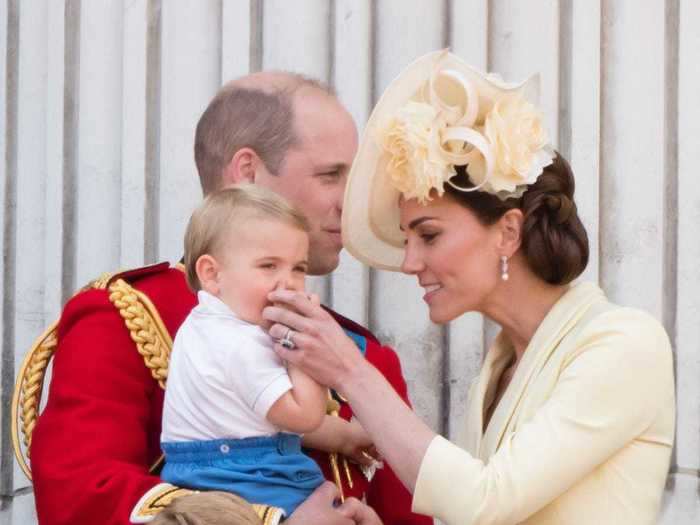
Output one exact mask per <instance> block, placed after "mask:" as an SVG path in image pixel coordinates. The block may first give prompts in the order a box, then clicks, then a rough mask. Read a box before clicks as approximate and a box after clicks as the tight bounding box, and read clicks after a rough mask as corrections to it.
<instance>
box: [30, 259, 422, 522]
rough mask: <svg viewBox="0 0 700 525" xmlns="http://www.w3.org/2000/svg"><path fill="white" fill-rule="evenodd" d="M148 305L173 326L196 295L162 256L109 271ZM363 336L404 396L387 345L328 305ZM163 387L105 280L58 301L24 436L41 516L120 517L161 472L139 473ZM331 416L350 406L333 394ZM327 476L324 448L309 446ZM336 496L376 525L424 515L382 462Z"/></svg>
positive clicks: (156, 441)
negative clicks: (32, 420)
mask: <svg viewBox="0 0 700 525" xmlns="http://www.w3.org/2000/svg"><path fill="white" fill-rule="evenodd" d="M119 277H120V278H122V279H125V280H126V281H128V282H129V283H130V284H131V285H132V286H134V288H136V289H138V290H140V291H141V292H143V293H144V294H145V295H146V296H147V297H148V298H149V299H150V300H151V302H152V303H153V304H154V305H155V307H156V308H157V310H158V313H159V314H160V317H161V319H162V321H163V323H164V325H165V328H167V330H168V332H169V333H170V334H171V335H172V336H174V334H175V332H176V331H177V329H178V328H179V326H180V324H181V323H182V322H183V321H184V320H185V317H186V316H187V315H188V314H189V312H190V310H191V309H192V308H193V307H194V306H195V304H196V296H195V295H194V294H193V293H192V292H191V291H190V290H189V288H188V287H187V284H186V281H185V277H184V274H183V272H182V271H181V270H179V269H176V268H171V267H170V266H169V265H168V264H167V263H162V264H159V265H155V266H151V267H146V268H142V269H139V270H134V271H131V272H126V273H124V274H121V275H119ZM331 313H332V314H333V315H334V317H335V318H336V320H337V321H338V322H339V324H341V326H343V327H344V328H345V329H346V330H351V331H352V332H354V333H355V334H357V335H358V336H360V338H364V340H365V343H366V344H365V346H366V348H365V356H366V358H367V359H368V360H369V361H370V362H371V363H372V364H373V365H374V366H376V367H377V369H379V370H380V371H381V372H382V373H383V374H384V376H385V377H386V378H387V380H388V381H389V382H390V383H391V384H392V385H393V387H394V388H395V389H396V391H397V392H398V393H399V395H400V396H401V397H402V398H403V399H404V400H405V401H406V403H409V401H408V397H407V391H406V383H405V381H404V379H403V376H402V374H401V366H400V364H399V359H398V357H397V355H396V353H395V352H394V351H393V350H392V349H391V348H389V347H386V346H382V345H381V344H380V343H379V342H378V341H377V340H376V338H375V337H374V336H373V335H372V334H371V333H370V332H368V331H367V330H365V329H364V328H362V327H361V326H359V325H357V324H355V323H353V322H352V321H350V320H348V319H345V318H343V317H342V316H340V315H338V314H335V313H334V312H331ZM163 394H164V391H163V389H162V388H161V387H160V386H159V384H158V382H157V381H156V380H154V378H153V377H152V375H151V372H150V370H149V369H148V368H147V367H146V366H145V364H144V359H143V358H142V357H141V355H140V354H139V353H138V352H137V350H136V346H135V344H134V342H133V341H132V339H131V337H130V335H129V331H128V330H127V328H126V326H125V324H124V320H123V319H122V317H121V316H120V314H119V312H118V310H117V308H115V306H114V305H113V304H112V303H111V302H110V300H109V292H108V291H107V290H97V289H93V290H88V291H84V292H82V293H80V294H78V295H76V296H75V297H74V298H73V299H71V300H70V301H69V302H68V303H67V304H66V306H65V308H64V310H63V313H62V316H61V319H60V322H59V325H58V349H57V350H56V353H55V356H54V360H53V373H52V380H51V385H50V389H49V396H48V402H47V404H46V408H45V409H44V411H43V413H42V415H41V417H40V418H39V420H38V423H37V425H36V428H35V430H34V433H33V437H32V447H31V466H32V473H33V481H34V491H35V497H36V508H37V515H38V518H39V523H40V524H41V525H83V524H85V525H88V524H89V525H93V524H95V523H99V524H101V525H124V524H128V523H129V515H130V513H131V511H132V509H133V508H134V506H135V505H136V503H137V502H138V501H139V499H140V498H141V497H142V496H143V495H144V494H145V493H146V492H147V491H149V490H150V489H152V488H153V487H154V486H155V485H156V484H158V483H160V482H161V480H160V478H158V477H157V476H155V475H152V474H149V467H150V466H151V465H152V464H153V463H154V462H155V461H156V460H157V459H158V458H159V456H160V453H161V451H160V432H161V416H162V410H163ZM340 415H341V417H344V418H346V419H349V418H350V417H351V415H352V410H351V409H350V407H349V406H348V405H347V404H345V403H341V410H340ZM312 456H313V457H314V459H316V461H318V462H319V464H320V465H321V468H322V470H323V471H324V473H325V474H326V477H328V479H333V478H332V476H331V475H330V469H329V460H328V456H327V455H326V454H323V453H317V452H316V451H314V452H313V453H312ZM350 468H351V470H352V477H353V488H352V489H350V488H349V486H348V484H347V480H346V479H345V474H344V473H343V472H342V470H343V469H342V465H341V473H342V474H343V475H342V478H343V480H344V484H343V491H344V493H345V495H346V496H355V497H358V498H362V497H365V498H366V501H367V503H369V504H370V505H371V506H372V507H373V508H374V509H375V510H376V511H377V513H378V514H379V516H380V517H381V519H382V521H383V522H384V524H385V525H409V524H411V525H412V524H416V525H418V524H426V525H427V524H429V523H432V520H431V519H430V518H427V517H424V516H419V515H416V514H413V513H411V511H410V508H411V495H410V494H409V492H408V491H407V490H406V488H405V487H404V486H403V485H402V484H401V482H400V481H399V480H398V478H397V477H396V475H395V474H394V473H393V472H392V471H391V469H390V468H389V467H388V466H385V467H384V468H383V469H380V470H378V471H377V473H376V475H375V476H374V478H373V479H372V481H371V482H368V481H367V479H366V478H365V477H364V476H363V475H362V474H361V472H360V471H359V469H358V468H357V467H356V466H354V465H352V464H351V465H350Z"/></svg>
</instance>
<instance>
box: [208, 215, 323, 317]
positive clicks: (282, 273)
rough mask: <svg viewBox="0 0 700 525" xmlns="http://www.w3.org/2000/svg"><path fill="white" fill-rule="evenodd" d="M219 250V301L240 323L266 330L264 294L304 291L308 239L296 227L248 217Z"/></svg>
mask: <svg viewBox="0 0 700 525" xmlns="http://www.w3.org/2000/svg"><path fill="white" fill-rule="evenodd" d="M222 251H223V253H222V256H221V257H219V261H220V264H221V270H220V273H219V283H218V284H219V290H220V293H219V299H221V300H222V301H223V302H225V303H226V304H227V305H228V307H229V308H231V310H233V312H234V313H236V315H238V316H239V317H240V318H241V319H243V320H244V321H248V322H249V323H254V324H257V325H261V326H263V327H267V324H268V323H267V321H264V320H263V318H262V311H263V309H264V308H265V307H266V306H269V305H270V304H271V303H270V302H269V301H268V299H267V295H268V294H269V293H270V292H271V291H273V290H275V289H277V288H285V289H289V290H304V279H305V277H306V271H307V268H308V252H309V236H308V235H307V234H306V232H304V231H302V230H299V229H298V228H295V227H293V226H291V225H288V224H285V223H283V222H279V221H274V220H272V219H261V218H250V219H248V220H246V221H245V223H244V224H241V225H239V227H235V228H233V231H232V232H230V233H229V234H228V236H227V239H226V241H225V245H224V246H223V250H222Z"/></svg>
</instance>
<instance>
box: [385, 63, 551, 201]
mask: <svg viewBox="0 0 700 525" xmlns="http://www.w3.org/2000/svg"><path fill="white" fill-rule="evenodd" d="M486 80H489V77H486ZM440 81H443V86H444V85H449V86H450V90H451V99H455V86H457V87H458V92H459V93H460V95H461V96H457V97H456V99H457V100H461V103H460V104H458V105H456V106H455V105H454V100H452V102H453V104H449V103H447V102H446V101H445V100H444V99H443V98H442V97H441V95H440V92H439V89H438V85H439V82H440ZM493 82H495V80H494V81H493ZM493 92H494V93H496V94H495V95H494V94H493V93H492V97H493V98H492V99H484V98H483V97H481V96H480V95H483V93H482V94H479V92H478V90H477V88H476V85H475V84H474V83H473V82H470V81H469V80H467V79H466V78H465V77H464V76H463V75H462V74H460V73H459V72H458V71H454V70H441V69H439V68H436V69H435V71H434V72H433V74H432V75H431V77H430V79H429V80H428V82H427V83H426V85H425V86H424V88H423V89H421V90H420V91H419V93H418V96H417V97H416V98H417V100H411V101H409V102H407V103H406V104H405V105H404V106H403V107H401V108H400V109H399V110H398V111H397V113H396V115H395V117H394V118H393V119H392V121H391V122H390V124H389V126H387V127H386V128H385V129H384V130H383V133H382V135H381V136H380V138H379V141H380V143H381V145H382V147H383V149H384V152H385V154H386V155H387V156H388V159H387V164H386V170H387V174H388V175H389V177H390V180H391V182H392V184H393V185H394V187H395V188H396V189H397V190H399V191H400V192H401V193H402V194H403V196H404V197H405V198H406V199H413V198H415V199H417V200H418V201H419V202H421V203H425V202H426V201H428V200H430V192H431V191H432V190H435V191H436V193H437V195H439V196H441V195H442V194H443V193H444V185H445V183H447V184H450V185H451V186H453V187H454V188H456V189H458V190H460V191H465V192H469V191H477V190H481V191H486V192H489V193H492V194H494V195H497V196H498V197H500V198H501V199H507V198H510V197H520V196H521V195H522V193H523V192H524V191H525V190H526V189H527V185H529V184H532V183H534V182H535V181H536V180H537V177H538V176H539V175H540V174H541V173H542V170H543V169H544V168H545V167H546V166H548V165H549V164H551V163H552V160H553V158H554V152H553V150H551V149H550V147H549V146H548V137H547V134H546V132H545V130H544V127H543V125H542V117H541V115H540V113H539V112H538V111H537V109H536V108H535V107H534V106H533V105H532V104H530V103H529V102H527V101H526V100H525V99H523V98H522V97H521V96H519V95H514V94H512V93H506V92H505V91H501V92H499V91H498V90H493ZM425 93H428V95H427V96H426V95H425ZM426 100H427V101H426ZM484 103H486V105H484ZM455 166H467V174H468V176H469V179H470V181H471V183H472V184H473V185H474V186H473V187H468V188H463V187H460V186H457V185H455V184H454V183H452V182H451V181H450V179H451V178H452V177H453V176H454V175H456V170H455Z"/></svg>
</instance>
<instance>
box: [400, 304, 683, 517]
mask: <svg viewBox="0 0 700 525" xmlns="http://www.w3.org/2000/svg"><path fill="white" fill-rule="evenodd" d="M578 337H579V338H578V341H577V344H576V345H575V351H574V352H573V353H572V354H571V355H570V358H569V359H568V360H567V361H566V362H565V363H564V365H563V369H562V370H561V372H560V376H559V379H558V381H557V384H556V386H555V387H554V390H553V392H552V394H551V397H550V398H549V399H548V400H547V401H546V402H545V404H543V405H542V406H541V408H540V409H539V410H538V411H537V413H536V415H535V417H533V418H532V420H530V421H529V422H527V423H525V424H523V425H522V426H521V427H520V428H519V429H518V430H517V431H516V432H514V433H512V434H510V435H509V436H506V437H505V438H504V441H503V443H502V444H501V446H500V448H499V449H498V451H497V452H496V453H495V454H494V455H493V456H492V457H491V458H489V460H488V462H487V463H484V462H482V461H480V460H479V459H477V458H474V457H473V456H471V455H470V454H469V453H467V452H466V451H464V450H462V449H460V448H459V447H457V446H456V445H454V444H452V443H450V442H449V441H447V440H446V439H444V438H442V437H440V436H438V437H436V438H435V439H434V440H433V441H432V443H431V444H430V446H429V448H428V450H427V452H426V455H425V457H424V459H423V462H422V464H421V468H420V471H419V474H418V479H417V482H416V490H415V493H414V499H413V509H414V510H415V511H417V512H422V513H425V514H429V515H432V516H435V517H437V518H439V519H440V520H442V521H443V522H445V523H447V524H451V525H457V524H459V525H469V524H482V523H489V524H506V523H520V522H522V521H524V520H525V519H527V518H528V517H529V516H531V515H532V514H534V513H535V512H536V511H538V510H539V509H541V508H542V507H544V506H545V505H546V504H548V503H550V502H551V501H553V500H554V499H556V498H557V497H558V496H559V495H561V494H563V493H564V492H565V491H567V489H569V488H570V487H572V486H573V485H574V484H575V483H576V482H577V481H578V480H580V479H581V478H583V477H584V476H586V475H587V474H588V473H590V472H591V471H593V470H594V469H595V468H596V467H597V466H598V465H600V464H601V463H603V462H604V461H606V459H608V458H610V457H611V456H612V455H613V454H615V453H616V452H617V451H618V450H620V449H621V448H622V447H623V446H625V444H626V443H628V442H629V441H631V440H632V439H634V438H635V437H636V436H638V435H639V434H641V433H642V432H643V431H644V430H645V429H647V428H648V426H649V425H650V423H651V422H652V421H653V420H654V419H656V418H657V416H658V415H659V414H660V412H661V411H665V410H669V407H672V406H673V395H674V394H673V372H672V370H673V364H672V355H671V348H670V344H669V341H668V337H667V336H666V333H665V332H664V330H663V329H662V328H661V327H660V325H658V323H657V322H656V321H655V320H653V319H652V318H651V317H647V316H646V315H644V316H643V317H642V314H641V313H638V312H637V313H636V315H630V314H629V313H628V312H625V309H619V311H616V312H613V313H606V314H603V315H601V316H600V319H598V318H597V319H595V320H594V321H592V322H591V323H589V325H588V326H587V327H586V328H584V329H583V330H582V331H581V333H580V334H579V336H578Z"/></svg>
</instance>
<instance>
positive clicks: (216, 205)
mask: <svg viewBox="0 0 700 525" xmlns="http://www.w3.org/2000/svg"><path fill="white" fill-rule="evenodd" d="M249 217H252V218H261V219H271V220H274V221H278V222H282V223H284V224H288V225H290V226H292V227H294V228H297V229H299V230H301V231H304V232H307V233H308V232H309V230H310V227H309V222H308V220H307V219H306V217H305V216H304V214H303V213H301V212H300V211H298V210H297V209H296V208H294V207H293V206H292V205H291V204H289V203H288V202H287V201H286V200H285V199H284V198H283V197H281V196H279V195H278V194H276V193H274V192H273V191H271V190H268V189H266V188H263V187H261V186H255V185H253V184H241V185H237V186H233V187H231V188H225V189H222V190H218V191H215V192H214V193H212V194H210V195H209V196H208V197H207V198H206V199H204V201H203V202H202V203H201V204H200V205H199V207H198V208H197V209H196V210H195V211H194V213H192V217H190V222H189V224H188V225H187V231H186V232H185V274H186V277H187V284H188V285H189V287H190V288H191V289H192V290H193V291H195V292H197V291H199V290H201V289H202V284H201V283H200V282H199V278H198V277H197V271H196V264H197V259H199V258H200V257H201V256H202V255H205V254H209V255H215V256H216V255H218V254H219V253H220V251H221V249H222V246H223V240H224V237H225V234H226V233H227V232H230V231H231V230H232V228H233V227H235V226H236V224H240V223H241V222H242V221H243V220H244V219H246V218H249Z"/></svg>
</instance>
